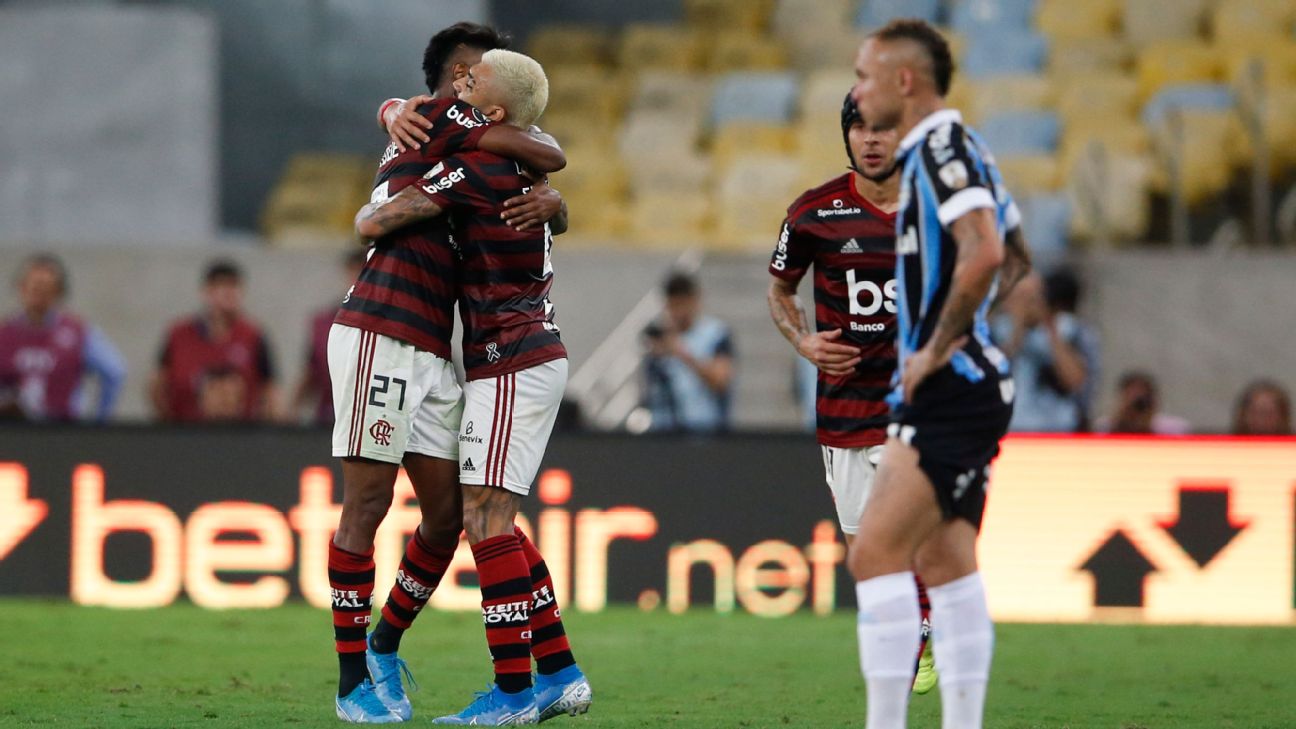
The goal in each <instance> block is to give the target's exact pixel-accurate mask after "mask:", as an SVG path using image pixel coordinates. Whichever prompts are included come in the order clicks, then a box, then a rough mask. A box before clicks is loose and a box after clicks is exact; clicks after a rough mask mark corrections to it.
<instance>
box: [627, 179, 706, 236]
mask: <svg viewBox="0 0 1296 729" xmlns="http://www.w3.org/2000/svg"><path fill="white" fill-rule="evenodd" d="M713 216H714V211H713V208H712V204H711V199H710V197H708V196H707V195H696V194H690V193H682V192H671V191H668V190H656V191H650V192H646V193H643V194H639V193H636V194H635V199H634V201H633V202H632V203H631V205H630V211H629V226H628V227H629V231H628V232H629V234H630V236H631V237H632V238H633V239H634V240H636V241H638V242H639V243H641V244H647V245H650V246H662V245H668V246H672V247H678V248H689V247H694V246H697V245H700V244H704V243H706V242H707V241H708V240H709V238H710V236H711V229H712V226H713V223H714V221H713Z"/></svg>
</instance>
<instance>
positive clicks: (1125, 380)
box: [1116, 370, 1157, 394]
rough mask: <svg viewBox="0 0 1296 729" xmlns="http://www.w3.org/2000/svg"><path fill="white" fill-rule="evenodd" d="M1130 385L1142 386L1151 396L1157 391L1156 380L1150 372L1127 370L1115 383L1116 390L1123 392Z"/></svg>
mask: <svg viewBox="0 0 1296 729" xmlns="http://www.w3.org/2000/svg"><path fill="white" fill-rule="evenodd" d="M1130 385H1143V386H1144V387H1146V388H1147V389H1148V390H1150V391H1152V393H1153V394H1156V391H1157V382H1156V378H1155V377H1153V376H1152V374H1151V373H1150V372H1146V371H1144V370H1127V371H1126V372H1123V373H1122V374H1121V376H1120V379H1119V380H1117V381H1116V389H1118V390H1124V389H1125V388H1127V387H1129V386H1130Z"/></svg>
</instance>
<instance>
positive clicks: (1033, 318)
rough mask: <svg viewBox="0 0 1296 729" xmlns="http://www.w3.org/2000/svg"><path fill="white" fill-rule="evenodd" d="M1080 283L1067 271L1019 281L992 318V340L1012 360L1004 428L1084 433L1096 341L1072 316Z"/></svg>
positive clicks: (1095, 370)
mask: <svg viewBox="0 0 1296 729" xmlns="http://www.w3.org/2000/svg"><path fill="white" fill-rule="evenodd" d="M1079 301H1080V282H1079V280H1078V279H1077V278H1076V276H1075V274H1074V273H1072V272H1071V271H1069V270H1066V269H1061V270H1058V271H1054V272H1053V273H1051V274H1049V275H1048V276H1047V277H1041V276H1040V275H1039V274H1031V275H1029V276H1027V277H1026V278H1024V279H1022V281H1021V282H1020V283H1018V284H1017V286H1016V288H1014V289H1013V291H1012V293H1011V294H1010V295H1009V297H1008V299H1007V300H1006V301H1005V302H1004V306H1003V313H1001V314H1000V315H999V316H998V317H997V318H996V320H995V324H994V327H995V341H997V342H999V343H1000V344H1001V346H1002V347H1003V350H1004V352H1005V353H1006V354H1007V355H1008V356H1009V357H1010V358H1011V359H1012V366H1013V381H1014V383H1015V385H1016V399H1015V402H1014V404H1013V417H1012V422H1011V424H1010V426H1009V427H1010V429H1011V430H1014V431H1026V432H1040V433H1075V432H1082V431H1087V430H1089V426H1090V408H1091V405H1092V403H1093V398H1094V390H1095V383H1097V381H1098V367H1099V353H1098V337H1097V335H1095V334H1094V331H1093V329H1091V328H1090V327H1089V325H1088V324H1085V323H1084V322H1083V321H1081V320H1080V319H1079V317H1077V316H1076V307H1077V305H1078V304H1079Z"/></svg>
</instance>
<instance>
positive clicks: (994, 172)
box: [888, 109, 1021, 407]
mask: <svg viewBox="0 0 1296 729" xmlns="http://www.w3.org/2000/svg"><path fill="white" fill-rule="evenodd" d="M897 154H898V157H899V164H900V165H901V170H902V172H901V179H900V208H899V210H898V211H897V215H896V282H897V289H898V301H897V303H898V309H899V310H898V312H897V319H898V321H899V338H898V341H897V354H898V357H899V363H898V367H899V369H898V370H897V376H896V378H895V382H894V383H893V384H894V385H895V388H894V389H893V391H892V393H891V395H890V397H889V398H888V401H889V402H890V403H891V405H892V407H896V406H898V405H899V404H900V402H901V399H902V395H901V389H900V386H899V379H900V378H899V373H900V372H903V371H904V365H905V360H906V359H907V358H908V356H909V355H911V354H913V353H914V352H916V351H918V350H919V349H921V348H922V347H923V345H925V344H926V343H927V341H928V340H929V339H930V338H931V336H932V332H933V331H934V330H935V328H936V321H937V319H939V317H940V313H941V309H942V308H944V306H945V299H946V297H947V296H948V295H949V290H950V286H951V282H952V278H953V273H954V263H955V260H956V258H957V244H956V243H955V241H954V236H953V234H952V233H951V232H950V227H951V226H952V225H953V224H954V221H955V220H958V219H959V218H960V217H962V216H963V215H964V214H966V213H968V212H970V211H972V210H976V209H979V208H991V209H993V210H994V211H995V213H996V218H997V220H998V227H999V234H1000V235H1001V236H1002V235H1004V234H1005V233H1006V232H1007V231H1009V230H1012V229H1013V228H1016V227H1017V226H1018V225H1020V223H1021V220H1020V218H1021V216H1020V214H1019V213H1018V211H1017V206H1016V204H1015V203H1014V202H1013V200H1012V196H1011V195H1010V194H1009V193H1008V189H1007V188H1006V187H1005V186H1004V184H1003V179H1002V178H1001V177H1000V175H999V170H998V169H997V168H996V167H995V163H994V157H993V156H991V154H990V150H989V149H987V148H986V145H985V143H984V142H983V141H982V140H981V139H980V138H979V137H978V136H977V134H976V133H975V132H973V131H972V130H971V129H968V128H967V127H965V126H963V118H962V116H961V115H960V114H959V113H958V111H956V110H954V109H942V110H940V111H937V112H934V113H932V114H930V115H928V116H927V117H926V118H924V119H923V120H922V121H921V122H919V123H918V124H917V125H916V126H915V127H914V128H913V129H912V130H910V131H909V133H908V134H907V135H905V138H904V139H903V140H902V141H901V142H900V149H899V152H898V153H897ZM997 289H998V279H997V278H996V281H995V284H994V285H992V286H991V288H990V293H989V294H988V295H987V296H986V299H985V301H984V302H982V304H981V306H980V307H979V308H978V309H977V312H976V316H975V318H974V320H973V323H972V326H971V327H970V329H969V331H968V332H966V333H967V334H968V335H969V337H968V342H967V344H965V345H964V346H963V347H962V348H961V349H960V350H959V351H957V352H955V353H954V356H953V358H952V359H951V360H950V364H949V366H950V367H951V368H952V369H953V371H954V372H955V373H956V374H958V375H959V376H960V377H961V378H962V379H964V380H966V381H967V382H968V383H969V384H976V383H981V382H985V381H986V380H987V379H990V380H992V381H1001V382H1011V377H1010V371H1009V366H1008V358H1007V357H1005V356H1004V355H1003V353H1002V352H1000V351H999V349H998V348H996V347H995V345H994V342H993V341H992V340H991V338H990V326H989V324H988V323H987V321H986V313H987V311H988V310H989V308H990V302H991V301H993V300H994V297H995V292H996V290H997ZM1009 388H1011V385H1010V384H1006V385H1005V386H1004V389H1005V400H1006V401H1007V400H1008V399H1009V398H1010V397H1011V395H1010V394H1009V393H1010V392H1011V390H1010V389H1009Z"/></svg>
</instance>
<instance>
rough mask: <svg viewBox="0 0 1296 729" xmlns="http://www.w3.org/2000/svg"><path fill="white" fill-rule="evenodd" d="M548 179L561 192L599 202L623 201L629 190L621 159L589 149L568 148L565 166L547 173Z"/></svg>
mask: <svg viewBox="0 0 1296 729" xmlns="http://www.w3.org/2000/svg"><path fill="white" fill-rule="evenodd" d="M550 181H551V182H552V183H553V186H554V187H557V188H559V189H560V190H562V192H563V194H564V195H570V196H573V197H578V198H581V199H582V200H594V201H600V202H601V203H613V202H618V201H621V200H624V199H626V196H627V193H628V190H629V186H628V178H627V176H626V170H625V167H624V166H623V165H622V164H621V161H620V160H619V159H618V158H617V157H616V156H615V155H599V154H598V153H597V152H595V151H593V150H583V149H573V150H571V151H570V152H569V153H568V154H567V166H566V167H564V168H563V169H562V170H561V171H559V172H555V173H554V174H552V175H550Z"/></svg>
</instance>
